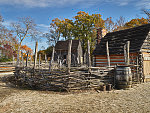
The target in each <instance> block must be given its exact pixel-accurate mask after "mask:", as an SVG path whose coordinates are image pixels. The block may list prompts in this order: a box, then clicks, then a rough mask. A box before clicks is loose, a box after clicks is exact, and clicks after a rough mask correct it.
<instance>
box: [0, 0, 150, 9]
mask: <svg viewBox="0 0 150 113" xmlns="http://www.w3.org/2000/svg"><path fill="white" fill-rule="evenodd" d="M101 3H110V4H117V5H119V6H125V5H128V4H132V5H135V6H137V7H145V8H147V9H149V8H150V0H0V5H14V6H19V7H20V6H21V7H22V6H25V7H64V6H70V5H81V6H83V7H84V6H86V7H88V6H89V7H90V6H93V5H98V4H101Z"/></svg>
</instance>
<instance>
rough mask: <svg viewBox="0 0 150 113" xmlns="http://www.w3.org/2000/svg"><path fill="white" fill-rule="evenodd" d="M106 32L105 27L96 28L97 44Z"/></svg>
mask: <svg viewBox="0 0 150 113" xmlns="http://www.w3.org/2000/svg"><path fill="white" fill-rule="evenodd" d="M106 34H107V31H106V29H103V28H98V29H97V38H96V40H97V44H99V43H100V41H101V39H102V38H103V37H104V36H105V35H106Z"/></svg>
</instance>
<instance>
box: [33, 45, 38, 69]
mask: <svg viewBox="0 0 150 113" xmlns="http://www.w3.org/2000/svg"><path fill="white" fill-rule="evenodd" d="M37 52H38V42H36V45H35V58H34V69H35V68H36V61H37Z"/></svg>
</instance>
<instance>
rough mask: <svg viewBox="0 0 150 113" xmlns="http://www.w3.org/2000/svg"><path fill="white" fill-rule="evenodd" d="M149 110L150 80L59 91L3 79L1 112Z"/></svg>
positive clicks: (134, 112)
mask: <svg viewBox="0 0 150 113" xmlns="http://www.w3.org/2000/svg"><path fill="white" fill-rule="evenodd" d="M11 112H12V113H106V112H107V113H150V82H149V83H142V84H138V85H135V86H134V87H133V88H130V89H129V90H113V91H110V92H107V91H106V92H102V91H101V92H99V93H98V92H96V91H83V92H76V93H57V92H51V91H34V90H25V89H24V90H23V89H15V88H10V87H8V86H7V85H6V84H5V83H2V82H0V113H11Z"/></svg>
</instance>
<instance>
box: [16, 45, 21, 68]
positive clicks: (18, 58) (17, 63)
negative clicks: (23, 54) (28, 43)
mask: <svg viewBox="0 0 150 113" xmlns="http://www.w3.org/2000/svg"><path fill="white" fill-rule="evenodd" d="M19 64H20V46H19V47H18V54H17V62H16V66H17V67H19Z"/></svg>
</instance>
